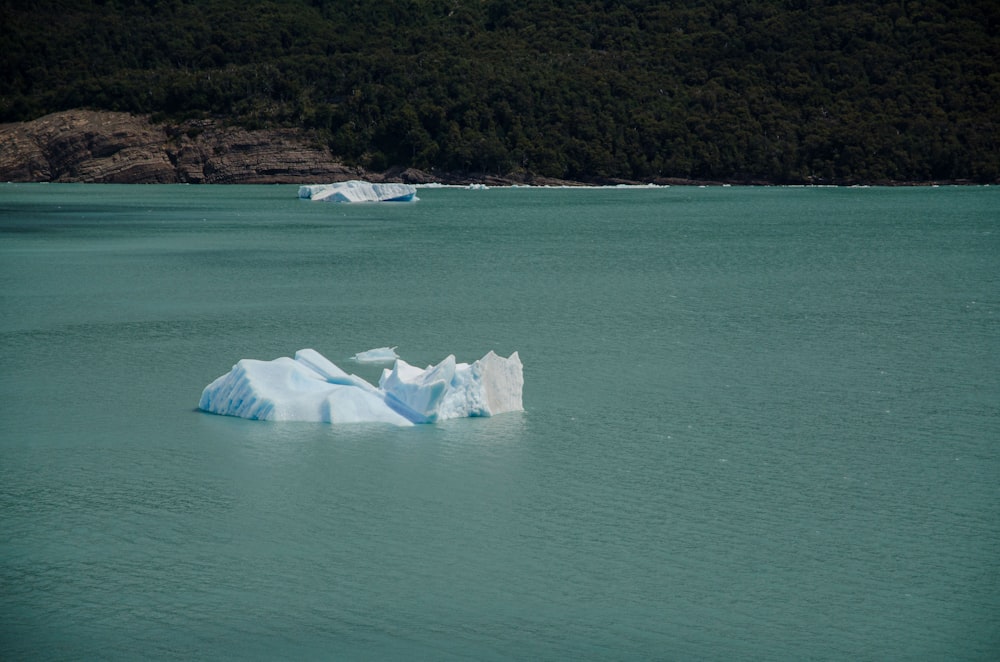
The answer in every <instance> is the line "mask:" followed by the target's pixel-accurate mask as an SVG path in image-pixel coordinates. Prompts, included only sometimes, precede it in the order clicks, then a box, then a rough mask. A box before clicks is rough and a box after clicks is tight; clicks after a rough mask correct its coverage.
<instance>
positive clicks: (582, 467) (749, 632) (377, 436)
mask: <svg viewBox="0 0 1000 662" xmlns="http://www.w3.org/2000/svg"><path fill="white" fill-rule="evenodd" d="M419 195H420V197H421V201H420V202H418V203H416V204H413V205H353V206H352V205H331V204H322V203H311V202H308V201H302V200H298V199H297V198H296V189H295V187H287V186H268V187H265V186H260V187H194V186H131V187H130V186H97V185H90V186H88V185H11V184H7V185H0V398H2V402H3V406H2V408H0V531H2V535H0V659H4V660H21V659H23V660H47V659H74V660H79V659H102V660H134V659H180V660H191V659H240V660H245V659H267V660H276V659H290V660H306V659H378V660H386V659H405V660H414V659H427V660H471V659H475V660H491V659H496V660H500V659H539V660H543V659H545V660H560V659H608V660H626V659H627V660H653V659H666V660H672V659H678V660H681V659H718V660H730V659H790V660H802V659H830V660H848V659H850V660H856V659H871V660H885V659H913V660H922V659H963V660H992V659H997V657H998V656H1000V552H998V550H1000V489H998V485H1000V358H998V357H1000V352H998V349H1000V346H998V341H1000V189H997V188H940V189H931V188H921V189H877V188H876V189H796V188H709V189H699V188H684V187H675V188H669V189H650V190H646V189H642V190H620V189H601V190H540V189H502V190H499V189H494V190H489V191H467V190H455V189H426V190H422V191H420V194H419ZM383 345H398V350H397V351H398V352H399V353H400V355H401V356H403V357H404V358H405V359H406V360H408V361H410V362H411V363H415V364H427V363H436V362H438V361H440V360H441V359H442V358H444V357H445V356H446V355H447V354H449V353H454V354H455V355H456V356H457V358H458V359H459V360H466V361H468V360H473V359H476V358H478V357H480V356H482V355H483V354H484V353H486V351H488V350H490V349H494V350H496V351H497V352H498V353H502V354H504V355H506V354H508V353H510V352H511V351H514V350H518V351H520V353H521V357H522V360H523V361H524V365H525V382H526V383H525V393H524V403H525V408H526V411H525V412H524V413H519V414H507V415H502V416H498V417H495V418H492V419H465V420H454V421H447V422H444V423H442V424H438V425H434V426H420V427H417V428H413V429H395V428H390V427H384V426H380V425H369V426H364V425H357V426H328V425H317V424H301V423H299V424H296V423H285V424H277V423H262V422H252V421H244V420H240V419H234V418H226V417H218V416H212V415H208V414H204V413H201V412H198V411H196V409H195V407H196V405H197V402H198V398H199V396H200V394H201V390H202V388H204V386H205V385H206V384H208V383H209V382H210V381H211V380H212V379H214V378H215V377H217V376H219V375H221V374H223V373H225V372H226V371H228V370H229V368H230V367H231V366H232V364H233V363H235V362H236V361H237V360H239V359H240V358H259V359H271V358H275V357H278V356H290V355H292V354H294V352H295V350H297V349H300V348H303V347H312V348H315V349H317V350H318V351H320V352H321V353H323V354H325V355H326V356H328V357H329V358H330V359H331V360H333V361H334V362H337V363H339V364H340V365H342V366H343V367H345V368H347V369H348V370H349V371H353V372H357V373H358V374H360V375H362V376H364V377H366V378H368V379H371V380H377V378H378V373H379V368H377V367H370V366H361V365H355V364H351V363H350V362H349V361H348V360H347V357H350V356H351V355H353V354H355V353H356V352H359V351H363V350H366V349H370V348H372V347H378V346H383Z"/></svg>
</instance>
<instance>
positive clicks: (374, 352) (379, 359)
mask: <svg viewBox="0 0 1000 662" xmlns="http://www.w3.org/2000/svg"><path fill="white" fill-rule="evenodd" d="M351 358H353V359H354V360H355V361H357V362H358V363H391V362H392V361H395V360H396V359H398V358H399V355H398V354H396V348H395V347H376V348H375V349H369V350H368V351H366V352H358V353H357V354H355V355H354V356H353V357H351Z"/></svg>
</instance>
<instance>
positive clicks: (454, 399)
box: [198, 348, 524, 426]
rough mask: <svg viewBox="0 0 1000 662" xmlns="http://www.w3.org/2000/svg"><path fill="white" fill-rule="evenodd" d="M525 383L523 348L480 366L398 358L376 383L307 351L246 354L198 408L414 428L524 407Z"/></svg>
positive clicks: (204, 393)
mask: <svg viewBox="0 0 1000 662" xmlns="http://www.w3.org/2000/svg"><path fill="white" fill-rule="evenodd" d="M380 349H386V348H380ZM362 353H364V352H362ZM523 387H524V373H523V368H522V366H521V359H520V357H519V356H518V354H517V352H514V353H513V354H511V355H510V356H509V357H507V358H503V357H501V356H498V355H497V354H495V353H493V352H492V351H491V352H488V353H487V354H486V356H484V357H483V358H481V359H479V360H478V361H474V362H473V363H458V362H456V361H455V357H454V355H449V356H448V357H446V358H445V359H444V360H443V361H441V362H440V363H438V364H437V365H432V366H427V368H425V369H423V370H421V369H420V368H417V367H415V366H412V365H410V364H409V363H407V362H405V361H403V360H402V359H397V360H396V362H395V365H394V366H393V368H392V369H391V370H390V369H388V368H385V369H383V371H382V377H381V379H379V384H378V386H377V387H376V386H374V385H372V384H370V383H369V382H367V381H365V380H364V379H362V378H361V377H358V376H357V375H351V374H348V373H346V372H344V371H343V370H341V369H340V368H339V367H337V366H336V365H334V364H333V363H331V362H330V361H329V360H328V359H327V358H326V357H325V356H323V355H322V354H320V353H319V352H317V351H316V350H313V349H301V350H299V351H298V352H296V353H295V358H289V357H281V358H277V359H274V360H273V361H258V360H255V359H241V360H240V361H239V362H238V363H237V364H236V365H234V366H233V368H232V370H230V371H229V372H228V373H226V374H225V375H222V376H221V377H219V378H217V379H216V380H215V381H213V382H212V383H211V384H209V385H208V386H206V387H205V389H204V390H203V391H202V394H201V399H200V400H199V402H198V408H199V409H201V410H203V411H207V412H210V413H213V414H221V415H224V416H238V417H240V418H249V419H254V420H261V421H313V422H325V423H390V424H392V425H400V426H408V425H413V424H415V423H434V422H435V421H440V420H446V419H450V418H462V417H471V416H495V415H497V414H502V413H505V412H512V411H523V409H524V407H523V406H522V401H521V392H522V390H523Z"/></svg>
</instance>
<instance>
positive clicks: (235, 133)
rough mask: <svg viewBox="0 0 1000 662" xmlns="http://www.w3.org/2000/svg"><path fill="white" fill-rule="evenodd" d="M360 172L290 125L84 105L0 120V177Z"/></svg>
mask: <svg viewBox="0 0 1000 662" xmlns="http://www.w3.org/2000/svg"><path fill="white" fill-rule="evenodd" d="M364 175H365V174H364V173H363V172H362V171H361V170H359V169H356V168H350V167H347V166H345V165H343V164H341V163H338V162H337V160H336V159H335V158H334V157H333V155H332V154H331V153H330V151H329V150H328V149H327V148H326V147H324V146H320V145H317V144H314V143H311V142H310V141H309V140H308V138H307V137H306V136H304V135H303V134H302V133H300V132H298V131H295V130H293V129H274V130H260V131H248V130H246V129H241V128H237V127H230V126H225V125H224V124H222V123H221V122H217V121H214V120H191V121H187V122H184V123H181V124H154V123H153V122H151V121H150V118H149V117H148V116H139V115H130V114H128V113H114V112H95V111H87V110H71V111H66V112H61V113H54V114H52V115H46V116H45V117H41V118H39V119H37V120H34V121H31V122H17V123H13V124H3V125H0V181H16V182H104V183H174V182H190V183H206V184H208V183H219V184H263V183H289V184H294V183H304V182H333V181H343V180H346V179H353V178H359V177H362V176H364Z"/></svg>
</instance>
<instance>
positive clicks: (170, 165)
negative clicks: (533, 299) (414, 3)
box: [0, 109, 1000, 188]
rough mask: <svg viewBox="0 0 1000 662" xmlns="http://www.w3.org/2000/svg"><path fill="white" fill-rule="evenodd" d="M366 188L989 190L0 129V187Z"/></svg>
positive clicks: (126, 118)
mask: <svg viewBox="0 0 1000 662" xmlns="http://www.w3.org/2000/svg"><path fill="white" fill-rule="evenodd" d="M349 180H364V181H369V182H373V183H403V184H413V185H428V184H441V185H445V186H487V187H513V186H536V187H564V188H574V187H589V186H596V187H616V186H621V187H646V186H705V187H708V186H833V187H851V186H885V187H919V186H989V185H990V184H1000V180H998V181H993V182H978V181H973V180H970V179H955V180H885V179H881V180H871V181H865V180H862V179H855V178H844V179H840V180H826V179H821V178H812V179H809V180H806V181H788V182H778V181H768V180H766V179H764V178H759V177H753V176H749V175H746V176H733V177H728V178H723V179H701V178H690V177H673V176H656V177H649V178H647V179H645V180H629V179H620V178H612V177H599V176H594V177H588V178H586V179H583V180H573V179H561V178H555V177H544V176H540V175H534V174H532V173H530V172H527V171H515V172H509V173H505V174H497V173H483V172H448V171H438V170H430V171H424V170H419V169H416V168H406V167H400V166H396V167H391V168H389V169H387V170H385V171H382V172H377V171H370V170H367V169H365V168H362V167H358V166H351V165H347V164H345V163H343V162H342V161H340V160H339V159H338V157H337V156H336V155H334V154H332V153H331V152H330V149H329V147H328V146H326V145H325V144H322V143H320V142H319V141H317V140H315V139H314V138H313V137H312V136H310V135H309V134H308V133H307V132H304V131H301V130H298V129H290V128H278V129H256V130H249V129H244V128H241V127H235V126H228V125H226V124H225V123H224V122H222V121H221V120H188V121H186V122H180V123H154V122H153V121H152V119H151V116H148V115H132V114H130V113H123V112H113V111H96V110H83V109H78V110H68V111H62V112H58V113H52V114H50V115H46V116H44V117H40V118H38V119H35V120H32V121H29V122H14V123H9V124H0V182H12V183H13V182H18V183H28V182H36V183H40V182H52V183H59V182H65V183H70V182H74V183H108V184H172V183H178V184H317V183H336V182H342V181H349Z"/></svg>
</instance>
